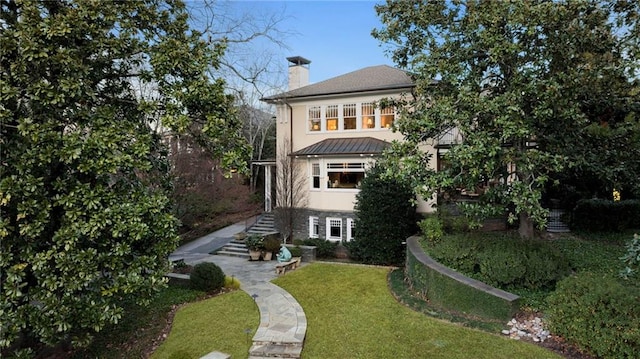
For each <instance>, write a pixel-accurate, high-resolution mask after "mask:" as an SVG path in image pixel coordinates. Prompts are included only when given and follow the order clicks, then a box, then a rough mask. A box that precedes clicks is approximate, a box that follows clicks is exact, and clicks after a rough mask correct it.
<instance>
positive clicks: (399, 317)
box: [274, 263, 559, 359]
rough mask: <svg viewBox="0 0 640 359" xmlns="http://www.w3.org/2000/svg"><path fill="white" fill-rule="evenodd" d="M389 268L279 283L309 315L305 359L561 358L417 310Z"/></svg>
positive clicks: (302, 275)
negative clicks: (392, 282)
mask: <svg viewBox="0 0 640 359" xmlns="http://www.w3.org/2000/svg"><path fill="white" fill-rule="evenodd" d="M388 272H389V271H388V270H387V269H384V268H370V267H362V266H350V265H340V264H325V263H315V264H312V265H309V266H306V267H304V268H301V269H298V270H296V271H294V272H291V273H288V274H287V275H286V276H283V277H280V278H278V279H276V280H275V281H274V283H276V284H277V285H279V286H281V287H283V288H284V289H285V290H287V291H288V292H289V293H291V294H292V295H293V296H294V297H295V298H296V299H297V300H298V302H299V303H300V304H301V305H302V307H303V308H304V311H305V314H306V316H307V322H308V327H307V336H306V340H305V346H304V349H303V352H302V357H303V358H305V359H313V358H427V357H428V358H559V356H557V355H556V354H554V353H552V352H550V351H548V350H546V349H543V348H540V347H537V346H535V345H532V344H529V343H524V342H518V341H513V340H509V339H505V338H502V337H500V336H498V335H493V334H489V333H486V332H482V331H479V330H476V329H470V328H465V327H462V326H460V325H456V324H452V323H449V322H445V321H442V320H438V319H435V318H431V317H428V316H425V315H424V314H421V313H418V312H416V311H413V310H411V309H409V308H407V307H406V306H404V305H402V304H400V303H398V302H397V301H396V300H395V299H394V298H393V296H392V295H391V294H390V293H389V288H388V286H387V274H388Z"/></svg>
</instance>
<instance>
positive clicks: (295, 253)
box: [287, 246, 302, 257]
mask: <svg viewBox="0 0 640 359" xmlns="http://www.w3.org/2000/svg"><path fill="white" fill-rule="evenodd" d="M287 248H288V249H289V252H291V257H302V249H301V248H300V247H299V246H295V247H287Z"/></svg>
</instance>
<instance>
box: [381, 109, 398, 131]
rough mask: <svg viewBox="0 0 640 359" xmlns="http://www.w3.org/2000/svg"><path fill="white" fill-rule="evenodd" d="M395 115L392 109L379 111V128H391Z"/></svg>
mask: <svg viewBox="0 0 640 359" xmlns="http://www.w3.org/2000/svg"><path fill="white" fill-rule="evenodd" d="M395 118H396V113H395V110H394V108H393V107H383V108H381V109H380V127H382V128H391V126H392V125H393V120H394V119H395Z"/></svg>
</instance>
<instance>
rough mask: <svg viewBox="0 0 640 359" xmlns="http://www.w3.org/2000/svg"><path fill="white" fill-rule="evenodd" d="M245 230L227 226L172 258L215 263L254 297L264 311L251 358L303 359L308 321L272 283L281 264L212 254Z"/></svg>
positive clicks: (187, 246)
mask: <svg viewBox="0 0 640 359" xmlns="http://www.w3.org/2000/svg"><path fill="white" fill-rule="evenodd" d="M242 230H244V223H238V224H235V225H232V226H229V227H226V228H224V229H222V230H220V231H217V232H214V233H212V234H209V235H208V236H205V237H202V238H200V239H198V240H196V241H194V242H191V243H189V244H187V245H185V246H182V247H180V248H178V249H177V250H176V251H175V252H174V253H173V254H172V255H171V256H170V257H169V259H170V260H172V261H175V260H179V259H184V261H185V262H186V263H187V264H192V265H193V264H197V263H200V262H213V263H215V264H217V265H218V266H219V267H220V268H221V269H222V271H223V272H224V273H225V274H226V275H227V276H233V277H235V278H237V279H238V280H239V281H240V283H241V287H240V288H241V289H242V290H243V291H245V292H246V293H248V294H249V295H250V296H252V297H253V298H254V300H255V301H256V305H257V306H258V309H259V310H260V326H259V327H258V330H257V331H256V333H255V335H254V336H253V346H252V347H251V349H250V351H249V358H250V359H258V358H266V357H270V358H300V353H301V351H302V346H303V342H304V337H305V334H306V330H307V319H306V317H305V314H304V310H303V309H302V307H301V306H300V304H299V303H298V302H297V301H296V300H295V298H293V296H291V294H289V293H288V292H287V291H285V290H284V289H282V288H280V287H278V286H276V285H275V284H273V283H271V282H270V281H271V280H272V279H274V278H275V277H276V274H275V265H276V263H277V262H276V261H270V262H263V261H256V262H251V261H247V260H246V259H242V258H237V257H227V256H215V255H210V254H208V253H209V252H210V251H213V250H215V249H217V248H220V247H222V246H223V245H224V244H226V243H227V242H229V241H231V239H232V238H233V235H234V234H235V233H238V232H240V231H242ZM203 252H204V253H203ZM303 265H304V263H303Z"/></svg>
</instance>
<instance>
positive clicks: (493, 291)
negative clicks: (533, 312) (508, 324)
mask: <svg viewBox="0 0 640 359" xmlns="http://www.w3.org/2000/svg"><path fill="white" fill-rule="evenodd" d="M405 266H406V270H405V272H406V276H407V278H408V280H409V283H410V284H411V286H412V288H413V290H415V291H418V292H420V293H421V294H422V295H423V297H424V298H425V299H427V300H429V301H430V302H431V303H432V304H434V305H436V306H439V307H442V308H444V309H447V310H453V311H456V312H461V313H464V314H467V315H473V316H480V317H484V318H488V319H499V320H509V319H511V317H512V316H513V314H514V313H515V312H516V311H517V310H518V309H519V301H520V297H519V296H517V295H515V294H512V293H509V292H505V291H503V290H501V289H497V288H494V287H492V286H489V285H487V284H485V283H483V282H480V281H478V280H475V279H473V278H469V277H466V276H464V275H462V274H460V273H458V272H456V271H454V270H452V269H451V268H448V267H445V266H443V265H442V264H440V263H438V262H436V261H435V260H433V258H431V257H429V256H428V255H427V254H426V253H425V252H424V250H423V249H422V247H421V246H420V243H419V237H410V238H408V239H407V261H406V264H405Z"/></svg>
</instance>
